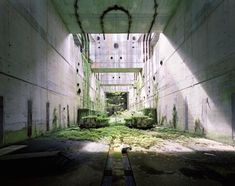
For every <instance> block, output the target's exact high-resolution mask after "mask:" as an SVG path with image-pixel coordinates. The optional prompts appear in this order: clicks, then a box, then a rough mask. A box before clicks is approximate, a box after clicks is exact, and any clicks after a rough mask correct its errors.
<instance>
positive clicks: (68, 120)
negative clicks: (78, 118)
mask: <svg viewBox="0 0 235 186" xmlns="http://www.w3.org/2000/svg"><path fill="white" fill-rule="evenodd" d="M67 126H68V127H69V126H70V118H69V105H67Z"/></svg>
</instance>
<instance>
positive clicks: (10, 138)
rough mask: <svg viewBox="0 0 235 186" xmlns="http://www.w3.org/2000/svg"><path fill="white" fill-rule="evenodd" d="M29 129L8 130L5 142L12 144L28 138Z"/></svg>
mask: <svg viewBox="0 0 235 186" xmlns="http://www.w3.org/2000/svg"><path fill="white" fill-rule="evenodd" d="M27 138H28V136H27V130H26V129H21V130H18V131H6V132H5V134H4V144H11V143H15V142H19V141H22V140H25V139H27Z"/></svg>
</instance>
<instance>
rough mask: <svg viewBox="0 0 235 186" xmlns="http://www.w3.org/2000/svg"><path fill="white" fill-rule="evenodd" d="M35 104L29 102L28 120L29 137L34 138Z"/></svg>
mask: <svg viewBox="0 0 235 186" xmlns="http://www.w3.org/2000/svg"><path fill="white" fill-rule="evenodd" d="M32 107H33V103H32V100H28V119H27V130H28V137H29V138H31V137H32V131H33V114H32V113H33V108H32Z"/></svg>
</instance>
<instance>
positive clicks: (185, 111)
mask: <svg viewBox="0 0 235 186" xmlns="http://www.w3.org/2000/svg"><path fill="white" fill-rule="evenodd" d="M184 124H185V125H184V130H185V131H188V98H187V97H185V99H184Z"/></svg>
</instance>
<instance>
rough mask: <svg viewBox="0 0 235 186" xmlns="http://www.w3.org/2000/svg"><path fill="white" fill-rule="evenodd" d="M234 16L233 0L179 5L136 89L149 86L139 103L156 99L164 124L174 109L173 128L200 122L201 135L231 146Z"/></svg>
mask: <svg viewBox="0 0 235 186" xmlns="http://www.w3.org/2000/svg"><path fill="white" fill-rule="evenodd" d="M234 17H235V2H234V1H233V0H214V1H209V0H206V1H204V0H199V1H198V0H192V1H187V0H184V1H182V2H181V4H180V5H179V7H178V9H177V11H176V13H175V15H174V16H173V18H172V19H171V21H170V22H169V24H168V26H167V27H166V29H165V31H164V33H163V34H161V35H160V39H159V41H158V43H157V45H156V46H155V47H154V53H153V55H152V57H151V59H150V60H149V64H150V65H153V66H152V70H146V71H145V74H150V75H147V79H149V80H144V81H146V82H145V83H144V86H143V87H142V88H140V90H139V92H145V93H147V92H148V86H150V89H151V90H150V94H151V95H150V96H149V98H147V100H146V101H143V102H144V103H142V104H145V105H148V106H149V105H150V106H151V105H154V101H156V100H157V103H158V114H159V116H160V117H159V118H160V119H163V118H165V123H168V124H169V123H172V119H173V118H172V117H173V113H174V112H173V107H174V105H175V108H176V112H177V115H178V122H177V127H178V128H180V129H182V130H189V131H191V132H194V131H195V123H197V122H198V121H200V124H201V127H202V128H204V130H205V133H206V135H207V137H210V138H213V139H216V140H219V141H224V142H228V143H230V142H232V138H233V137H232V135H233V131H232V120H233V118H234V117H232V114H233V115H234V113H232V95H233V94H234V93H235V81H234V80H235V74H234V70H235V63H234V60H235V55H234V54H235V35H234V32H235V25H234V23H233V22H234ZM151 63H152V64H151ZM145 68H147V67H145ZM150 69H151V68H150ZM153 76H155V78H156V81H157V83H154V81H153ZM145 79H146V77H145ZM148 82H149V83H148ZM154 84H155V87H156V88H157V91H152V90H154ZM142 94H143V93H142ZM154 98H155V99H154ZM233 104H234V101H233Z"/></svg>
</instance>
